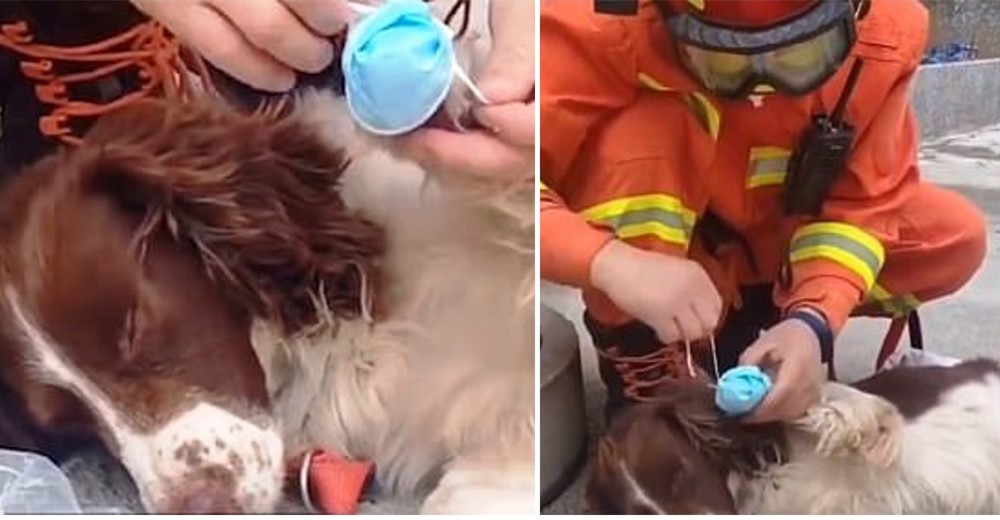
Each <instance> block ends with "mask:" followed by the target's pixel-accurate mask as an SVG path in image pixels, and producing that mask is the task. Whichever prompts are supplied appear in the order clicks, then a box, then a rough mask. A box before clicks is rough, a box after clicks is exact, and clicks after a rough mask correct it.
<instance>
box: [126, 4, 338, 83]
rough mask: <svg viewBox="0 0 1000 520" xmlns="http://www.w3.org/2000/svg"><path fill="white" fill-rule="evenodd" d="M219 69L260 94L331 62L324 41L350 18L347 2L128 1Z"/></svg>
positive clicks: (330, 48)
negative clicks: (297, 73)
mask: <svg viewBox="0 0 1000 520" xmlns="http://www.w3.org/2000/svg"><path fill="white" fill-rule="evenodd" d="M132 3H133V4H134V5H135V6H136V7H137V8H138V9H139V10H140V11H143V12H144V13H146V14H147V15H148V16H149V17H151V18H154V19H156V20H158V21H159V22H160V23H162V24H163V25H164V26H166V28H167V29H169V30H170V31H171V32H172V33H174V34H175V35H176V36H177V38H178V39H180V40H181V41H182V42H184V44H186V45H188V46H190V47H191V48H192V49H194V50H195V51H197V52H198V53H199V54H201V55H202V56H203V57H204V58H205V59H206V60H208V61H209V62H211V63H212V64H213V65H215V66H216V67H218V68H219V69H220V70H222V71H224V72H226V73H227V74H229V75H231V76H233V77H234V78H236V79H238V80H240V81H242V82H243V83H246V84H247V85H249V86H251V87H254V88H258V89H261V90H268V91H274V92H281V91H285V90H289V89H291V88H292V87H293V86H295V71H297V70H298V71H304V72H313V73H315V72H319V71H321V70H323V69H324V68H326V67H327V66H328V65H329V64H330V62H331V61H332V60H333V51H334V50H333V45H332V44H331V43H330V42H329V41H328V40H327V39H326V38H325V37H327V36H331V35H333V34H336V33H337V32H338V31H340V30H341V29H342V28H343V27H344V24H345V23H347V22H348V21H350V20H351V19H353V16H354V14H353V11H352V10H351V8H350V7H349V6H348V4H347V2H346V0H253V1H247V0H132Z"/></svg>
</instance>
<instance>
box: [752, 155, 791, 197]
mask: <svg viewBox="0 0 1000 520" xmlns="http://www.w3.org/2000/svg"><path fill="white" fill-rule="evenodd" d="M791 155H792V152H791V150H786V149H784V148H778V147H776V146H758V147H754V148H751V149H750V165H749V169H750V171H749V172H748V175H747V180H746V187H747V188H748V189H752V188H760V187H762V186H774V185H780V184H784V182H785V177H787V176H788V160H789V158H790V157H791Z"/></svg>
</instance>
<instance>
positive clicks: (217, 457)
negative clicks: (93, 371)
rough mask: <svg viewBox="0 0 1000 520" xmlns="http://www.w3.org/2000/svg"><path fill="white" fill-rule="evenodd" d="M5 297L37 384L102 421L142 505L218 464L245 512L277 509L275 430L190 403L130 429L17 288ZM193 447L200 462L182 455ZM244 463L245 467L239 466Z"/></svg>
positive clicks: (151, 505)
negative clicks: (64, 393) (148, 425)
mask: <svg viewBox="0 0 1000 520" xmlns="http://www.w3.org/2000/svg"><path fill="white" fill-rule="evenodd" d="M4 297H5V298H6V300H7V303H8V305H9V308H10V310H11V312H12V314H13V317H14V321H15V324H16V326H17V327H18V328H19V329H20V332H21V333H22V334H23V336H24V343H25V346H26V347H27V354H26V362H28V363H29V364H30V365H31V368H32V370H33V371H34V373H35V377H37V378H38V379H39V380H40V381H44V382H45V383H48V384H51V385H53V386H58V387H60V388H63V389H65V390H68V391H70V392H72V393H73V394H74V395H76V396H77V397H78V398H79V399H80V400H81V401H83V402H84V403H85V404H86V405H87V406H88V407H89V408H90V410H91V411H92V412H93V413H94V415H95V416H96V417H97V419H98V420H99V421H100V422H101V423H102V424H103V426H104V428H105V431H106V432H107V433H108V434H109V435H110V436H111V442H113V444H114V447H115V448H117V451H118V454H119V457H120V460H121V462H122V464H123V465H124V466H125V468H126V469H128V471H129V473H130V474H131V475H132V478H133V480H134V481H135V483H136V487H137V488H138V490H139V495H140V498H141V499H142V503H143V506H144V507H145V508H146V509H147V510H148V511H151V512H158V511H161V510H162V508H163V507H165V506H166V504H167V503H168V502H169V500H170V498H171V493H173V492H175V490H176V489H178V484H179V483H183V482H186V481H190V479H196V478H198V477H197V474H198V472H199V469H200V468H203V467H205V466H207V465H212V464H215V465H219V466H221V467H223V468H226V469H227V470H230V471H232V474H233V477H234V479H235V490H234V492H235V496H234V497H233V498H234V499H235V502H236V503H237V504H239V505H240V506H241V507H242V508H243V510H244V511H245V512H248V513H266V512H271V511H273V510H274V508H275V506H276V505H277V502H278V500H279V499H280V496H281V482H282V478H283V470H284V467H283V465H282V462H283V449H282V448H283V444H282V440H281V437H280V436H279V435H278V432H277V428H275V427H273V426H272V425H270V423H269V422H266V421H265V422H264V425H263V426H258V425H256V424H253V423H251V422H249V421H247V420H246V419H243V418H241V417H239V416H237V415H234V414H233V413H232V412H231V411H229V410H226V409H223V408H220V407H218V406H215V405H213V404H209V403H207V402H203V401H198V400H193V402H194V404H193V406H192V407H190V408H188V409H186V410H183V411H181V412H180V413H177V414H176V415H175V416H173V417H172V418H170V420H168V421H167V422H166V423H164V424H162V425H159V426H157V427H156V428H155V429H153V430H152V431H146V430H140V429H138V428H136V427H135V426H133V424H132V422H131V418H130V417H129V416H128V415H127V414H126V413H125V411H123V410H121V409H119V408H118V407H117V406H116V404H115V402H114V400H113V399H112V398H110V397H109V396H108V394H107V393H106V392H105V391H103V390H102V389H101V387H100V386H98V384H96V383H95V382H94V381H91V380H90V378H88V376H87V375H86V374H85V373H84V372H83V371H81V370H80V369H79V368H78V367H76V366H75V365H74V364H73V362H72V361H71V360H69V359H68V358H67V357H66V356H65V355H64V354H63V353H62V352H63V350H62V348H61V347H60V346H58V345H56V344H55V343H54V342H53V341H52V339H51V338H49V337H48V336H47V335H46V334H45V332H44V331H43V330H41V329H40V328H38V327H37V326H36V325H35V324H34V320H33V319H32V318H31V317H30V316H29V311H28V310H27V309H26V308H25V307H24V306H23V305H22V303H21V301H20V299H19V297H18V295H17V293H16V292H15V291H14V289H13V288H11V287H6V288H5V290H4ZM189 449H193V450H196V452H197V455H196V458H197V459H198V460H199V464H197V465H193V466H192V465H189V459H188V458H187V457H184V456H180V454H182V453H187V450H189ZM236 466H242V467H243V468H244V469H245V471H237V470H236Z"/></svg>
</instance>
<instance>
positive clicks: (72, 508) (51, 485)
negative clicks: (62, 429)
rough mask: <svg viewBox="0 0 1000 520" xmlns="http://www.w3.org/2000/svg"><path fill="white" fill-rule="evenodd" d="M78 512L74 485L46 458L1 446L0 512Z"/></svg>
mask: <svg viewBox="0 0 1000 520" xmlns="http://www.w3.org/2000/svg"><path fill="white" fill-rule="evenodd" d="M5 513H6V514H25V515H32V514H33V515H38V514H79V513H81V511H80V505H79V504H78V503H77V500H76V495H74V493H73V486H72V485H71V484H70V482H69V479H68V478H66V475H64V474H63V472H62V471H60V469H59V467H58V466H56V465H55V463H53V462H52V461H51V460H49V459H48V458H46V457H44V456H42V455H38V454H36V453H30V452H22V451H10V450H0V514H5Z"/></svg>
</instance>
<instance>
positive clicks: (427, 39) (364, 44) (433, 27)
mask: <svg viewBox="0 0 1000 520" xmlns="http://www.w3.org/2000/svg"><path fill="white" fill-rule="evenodd" d="M361 16H362V17H361V19H360V20H359V21H358V22H356V24H355V25H354V26H353V27H351V29H350V31H349V32H348V35H347V42H346V43H345V45H344V50H343V56H342V58H341V61H342V62H341V67H342V70H343V74H344V84H345V91H346V96H347V107H348V109H349V110H350V112H351V115H352V116H353V117H354V120H355V121H356V122H357V123H358V125H360V126H361V127H362V128H364V129H365V130H367V131H369V132H371V133H373V134H377V135H386V136H392V135H400V134H404V133H407V132H410V131H412V130H415V129H417V128H418V127H420V126H421V125H423V124H424V123H426V122H427V121H428V120H430V119H431V117H433V116H434V114H435V113H436V112H437V110H438V109H439V108H440V107H441V104H442V103H443V102H444V100H445V98H446V97H447V95H448V91H449V90H450V88H451V84H452V81H453V79H454V78H455V77H456V76H457V77H459V78H460V79H462V80H463V81H465V82H466V83H467V84H469V86H470V87H471V90H472V92H473V93H474V94H476V97H478V98H479V100H480V101H481V102H485V100H483V99H482V95H481V94H479V92H478V91H477V90H476V89H475V87H474V86H472V85H471V82H469V81H468V78H467V77H465V75H464V73H462V71H461V69H460V68H459V67H458V66H457V64H456V60H455V49H454V46H453V45H452V33H451V30H450V29H449V28H448V27H447V26H446V25H444V24H443V23H441V22H440V21H439V20H437V19H436V18H434V16H433V14H432V13H431V11H430V8H429V7H428V6H427V5H426V4H425V3H424V2H422V1H420V0H389V1H388V2H386V3H385V4H383V5H382V6H381V7H379V8H377V9H373V10H371V11H370V12H368V13H362V15H361Z"/></svg>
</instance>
